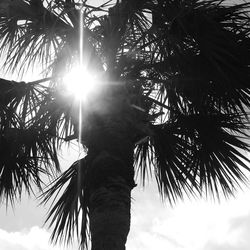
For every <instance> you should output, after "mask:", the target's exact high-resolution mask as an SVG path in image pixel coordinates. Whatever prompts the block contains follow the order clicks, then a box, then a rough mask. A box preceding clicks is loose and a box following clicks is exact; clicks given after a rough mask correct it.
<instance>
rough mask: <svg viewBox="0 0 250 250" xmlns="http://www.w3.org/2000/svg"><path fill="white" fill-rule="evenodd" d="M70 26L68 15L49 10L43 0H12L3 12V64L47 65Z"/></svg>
mask: <svg viewBox="0 0 250 250" xmlns="http://www.w3.org/2000/svg"><path fill="white" fill-rule="evenodd" d="M65 15H66V14H65ZM70 30H72V26H71V25H70V24H69V23H67V21H66V19H65V18H63V17H62V16H58V15H56V14H55V13H53V12H51V11H49V10H48V8H45V7H44V6H43V4H42V2H41V1H38V2H37V3H36V4H35V3H33V1H28V2H26V1H22V0H17V1H9V5H8V6H6V9H5V12H4V11H2V12H0V32H1V34H2V35H1V38H0V39H1V40H0V42H1V49H0V53H1V54H2V55H4V58H6V59H5V63H4V67H5V68H6V69H8V70H11V71H12V72H13V71H14V70H17V68H18V67H19V70H20V72H26V71H27V70H28V69H30V68H31V67H30V66H34V65H35V64H36V65H39V66H40V67H41V66H45V67H46V66H48V65H49V64H50V63H51V61H52V60H53V57H54V55H55V54H56V53H57V50H58V49H59V48H60V46H61V41H62V40H65V37H66V36H67V33H68V32H69V31H70ZM45 69H46V68H45Z"/></svg>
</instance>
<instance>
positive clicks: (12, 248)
mask: <svg viewBox="0 0 250 250" xmlns="http://www.w3.org/2000/svg"><path fill="white" fill-rule="evenodd" d="M66 155H67V157H66V156H64V160H63V164H64V167H65V168H66V167H67V165H68V166H69V165H70V163H71V162H72V161H74V159H73V158H74V157H75V153H74V152H69V153H67V154H66ZM132 197H133V201H132V209H131V215H132V220H131V231H130V234H129V237H128V242H127V249H128V250H152V249H157V250H166V249H171V250H249V249H250V240H248V239H249V233H250V190H249V188H244V189H243V190H241V191H239V192H238V193H237V194H236V196H235V197H234V198H230V199H229V200H222V201H221V202H220V203H218V202H214V201H212V200H205V199H196V200H195V199H194V198H193V199H191V200H188V199H185V200H184V201H179V202H178V203H177V204H176V205H174V206H173V207H171V206H170V205H168V203H163V202H162V201H161V199H160V197H159V195H158V191H157V188H156V185H155V183H150V185H148V186H146V187H145V189H143V188H142V187H140V186H138V187H136V188H135V189H134V190H133V193H132ZM38 203H39V202H38V201H37V200H36V198H35V197H30V198H28V197H27V196H25V195H24V196H23V198H22V201H21V202H17V203H16V205H15V208H14V209H12V208H11V207H9V208H8V210H7V211H6V207H5V206H4V204H0V250H73V249H77V247H76V246H68V247H63V246H60V245H56V246H53V245H51V244H50V243H49V238H50V231H49V229H48V228H47V227H46V226H43V223H44V219H45V216H46V211H47V210H46V207H45V206H39V205H38Z"/></svg>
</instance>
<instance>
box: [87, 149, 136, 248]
mask: <svg viewBox="0 0 250 250" xmlns="http://www.w3.org/2000/svg"><path fill="white" fill-rule="evenodd" d="M125 169H126V165H125V164H124V162H123V161H122V160H120V159H119V158H117V157H114V156H111V155H110V154H109V153H107V152H102V153H101V155H100V156H98V157H97V159H96V160H94V162H93V165H92V167H91V178H90V180H91V181H92V182H91V183H90V187H91V188H90V198H89V219H90V232H91V244H92V250H125V244H126V241H127V235H128V233H129V229H130V204H131V189H132V188H133V185H131V183H130V181H128V178H126V176H125V175H126V174H125V173H126V171H124V170H125ZM93 180H94V181H93Z"/></svg>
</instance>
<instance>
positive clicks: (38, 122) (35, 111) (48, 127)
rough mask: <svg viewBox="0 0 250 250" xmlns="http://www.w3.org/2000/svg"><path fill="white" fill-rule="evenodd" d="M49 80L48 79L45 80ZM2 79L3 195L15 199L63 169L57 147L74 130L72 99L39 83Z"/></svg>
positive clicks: (0, 145)
mask: <svg viewBox="0 0 250 250" xmlns="http://www.w3.org/2000/svg"><path fill="white" fill-rule="evenodd" d="M44 80H46V79H44ZM41 81H43V80H40V81H36V82H32V83H25V82H14V81H8V80H5V79H0V90H1V93H0V151H1V160H0V170H1V171H0V183H1V187H0V196H1V199H3V198H4V197H5V198H6V200H7V201H8V200H10V201H11V202H13V201H14V199H15V198H16V197H18V196H19V197H20V196H21V193H22V190H23V187H24V189H26V190H27V191H28V192H30V191H32V183H33V182H34V183H35V185H36V186H38V187H39V188H40V184H41V181H40V175H41V174H43V173H44V174H47V175H51V174H52V175H54V174H55V173H56V172H58V171H60V167H59V162H58V159H57V147H59V146H61V143H62V142H63V141H64V140H66V137H68V136H69V135H72V133H74V127H73V124H72V116H74V111H72V106H71V105H72V104H71V102H65V98H64V99H62V97H61V95H59V94H58V95H55V93H54V92H53V91H52V90H51V89H50V88H48V87H45V86H43V85H40V84H39V82H41Z"/></svg>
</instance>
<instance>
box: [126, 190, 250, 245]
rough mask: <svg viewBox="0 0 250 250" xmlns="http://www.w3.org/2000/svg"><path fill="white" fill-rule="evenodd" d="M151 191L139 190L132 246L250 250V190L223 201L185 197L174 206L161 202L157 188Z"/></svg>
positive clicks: (131, 236) (134, 205)
mask: <svg viewBox="0 0 250 250" xmlns="http://www.w3.org/2000/svg"><path fill="white" fill-rule="evenodd" d="M150 193H151V194H150V195H147V194H146V193H141V192H140V193H135V197H136V198H135V202H134V204H133V207H132V223H131V233H130V235H129V240H128V244H127V246H128V249H131V250H140V249H143V250H151V249H154V248H156V249H158V250H165V249H171V250H225V249H227V250H236V249H237V250H245V249H250V242H249V240H248V238H249V237H248V234H249V231H250V194H249V190H246V191H245V192H239V193H238V194H237V196H236V198H235V199H234V198H231V199H229V200H222V201H221V202H220V203H218V202H212V201H205V200H197V201H194V200H191V201H190V200H185V201H184V202H179V203H178V204H177V205H176V206H174V207H173V208H170V207H169V206H166V205H163V204H161V203H160V202H159V201H158V197H157V195H156V190H153V191H152V190H150ZM137 199H138V203H137Z"/></svg>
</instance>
